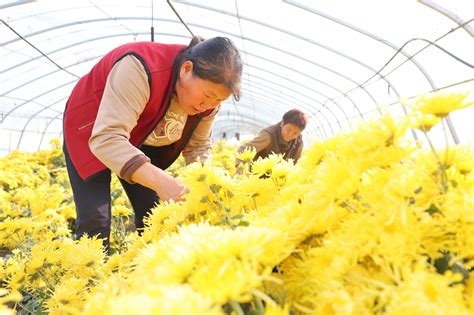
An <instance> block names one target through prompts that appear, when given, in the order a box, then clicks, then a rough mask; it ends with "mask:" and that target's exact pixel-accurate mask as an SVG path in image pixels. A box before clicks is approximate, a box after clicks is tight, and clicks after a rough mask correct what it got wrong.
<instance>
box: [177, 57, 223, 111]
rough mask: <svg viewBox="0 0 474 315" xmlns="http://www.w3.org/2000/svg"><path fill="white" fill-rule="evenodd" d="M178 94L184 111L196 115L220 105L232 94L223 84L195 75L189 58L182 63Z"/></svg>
mask: <svg viewBox="0 0 474 315" xmlns="http://www.w3.org/2000/svg"><path fill="white" fill-rule="evenodd" d="M176 95H177V97H178V103H179V104H180V105H181V107H182V108H183V110H184V112H185V113H186V114H188V115H196V114H199V113H202V112H205V111H206V110H208V109H211V108H216V107H217V106H219V105H220V103H221V102H222V101H224V100H226V99H227V98H228V97H229V96H230V91H229V90H228V89H227V88H226V87H225V86H224V85H223V84H217V83H214V82H211V81H208V80H204V79H201V78H198V77H196V76H194V75H193V63H192V62H191V61H189V60H188V61H185V62H184V63H183V64H182V65H181V69H180V71H179V78H178V81H177V83H176Z"/></svg>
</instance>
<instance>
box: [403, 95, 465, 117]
mask: <svg viewBox="0 0 474 315" xmlns="http://www.w3.org/2000/svg"><path fill="white" fill-rule="evenodd" d="M468 95H469V92H435V93H430V94H424V95H422V96H420V97H419V98H418V99H417V100H416V103H415V105H414V106H412V107H413V109H414V110H415V111H420V112H421V113H423V114H431V115H435V116H437V117H440V118H443V117H445V116H447V115H448V114H449V113H450V112H453V111H455V110H459V109H462V108H465V107H467V106H470V105H472V104H474V102H466V101H465V100H466V98H467V96H468Z"/></svg>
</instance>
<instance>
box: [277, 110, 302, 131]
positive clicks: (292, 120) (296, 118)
mask: <svg viewBox="0 0 474 315" xmlns="http://www.w3.org/2000/svg"><path fill="white" fill-rule="evenodd" d="M307 123H308V116H307V115H306V114H305V113H303V112H302V111H300V110H299V109H295V108H294V109H292V110H289V111H287V112H286V113H285V114H284V115H283V125H286V124H293V125H295V126H296V127H298V128H300V129H301V130H303V129H304V128H305V127H306V124H307Z"/></svg>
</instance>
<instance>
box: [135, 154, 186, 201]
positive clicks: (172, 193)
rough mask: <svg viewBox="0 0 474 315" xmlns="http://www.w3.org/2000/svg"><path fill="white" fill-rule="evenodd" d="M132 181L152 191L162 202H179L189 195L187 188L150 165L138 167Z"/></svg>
mask: <svg viewBox="0 0 474 315" xmlns="http://www.w3.org/2000/svg"><path fill="white" fill-rule="evenodd" d="M131 179H132V181H133V182H135V183H138V184H140V185H143V186H145V187H148V188H150V189H153V190H154V191H156V193H157V194H158V196H159V197H160V199H161V200H163V201H170V200H174V201H181V200H182V197H183V196H184V195H186V194H187V193H189V189H188V187H187V186H185V185H183V184H182V183H181V182H180V181H179V180H178V179H176V178H174V177H173V176H171V175H169V174H168V173H166V172H165V171H163V170H162V169H160V168H158V167H156V166H154V165H153V164H151V163H145V164H143V165H142V166H140V167H139V168H138V169H137V170H136V171H135V172H134V173H133V174H132V177H131Z"/></svg>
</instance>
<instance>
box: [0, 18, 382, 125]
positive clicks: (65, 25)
mask: <svg viewBox="0 0 474 315" xmlns="http://www.w3.org/2000/svg"><path fill="white" fill-rule="evenodd" d="M120 19H129V18H120ZM130 19H133V20H141V19H142V18H130ZM159 20H160V21H164V22H169V20H166V19H159ZM98 21H110V19H95V20H90V21H88V23H91V22H98ZM76 23H77V22H76ZM76 23H68V24H63V25H60V26H56V27H54V28H49V29H47V30H46V31H51V30H53V29H59V28H62V27H67V26H69V25H71V24H76ZM81 24H84V22H82V23H81ZM196 26H198V27H202V28H205V29H210V30H213V31H217V30H216V29H214V28H209V27H203V26H201V25H196ZM41 32H44V31H41ZM37 33H39V32H36V33H31V34H29V35H27V36H25V37H30V36H34V35H36V34H37ZM224 33H226V34H228V35H232V36H234V37H236V35H235V34H231V33H228V32H224ZM138 34H145V33H135V34H134V35H135V36H136V35H138ZM128 35H130V34H129V33H126V34H125V36H128ZM162 35H168V36H174V37H185V36H184V35H174V34H170V33H166V34H162ZM109 37H114V35H112V36H108V37H106V36H102V37H101V38H109ZM247 40H248V39H247ZM85 42H88V41H83V42H79V43H75V44H74V45H69V46H66V47H63V48H62V49H60V50H63V49H67V48H70V47H73V46H76V45H79V44H82V43H85ZM254 42H257V41H254ZM7 43H8V42H7ZM257 43H258V44H261V45H264V46H267V47H269V48H272V49H275V50H279V51H281V52H283V53H286V54H289V55H290V56H292V57H296V58H299V59H301V60H304V61H306V62H311V61H309V60H307V59H304V58H301V57H298V56H296V55H294V54H291V53H289V52H287V51H285V50H281V49H279V48H277V47H273V46H270V45H266V44H263V43H261V42H257ZM60 50H55V51H54V52H57V51H60ZM245 53H248V52H245ZM252 55H253V56H257V55H255V54H252ZM37 58H39V57H37ZM37 58H34V59H30V60H28V61H27V62H22V63H20V64H19V65H23V64H26V63H28V62H30V61H32V60H36V59H37ZM260 58H262V59H264V58H263V57H260ZM268 61H269V60H268ZM270 62H272V63H274V64H277V65H280V66H283V65H281V64H279V63H276V62H273V61H270ZM311 63H313V64H315V65H317V64H316V63H314V62H311ZM15 66H18V65H15ZM15 66H14V67H15ZM248 66H250V65H248ZM283 67H286V66H283ZM11 68H12V67H10V68H9V69H11ZM286 68H287V69H289V70H292V71H295V72H297V73H299V74H301V75H303V76H306V77H308V78H310V79H313V80H316V81H318V82H319V83H321V84H324V85H326V86H328V87H330V88H333V89H335V90H336V91H338V92H339V93H341V94H343V92H342V91H340V90H338V89H336V88H335V87H333V86H331V85H329V84H327V83H325V82H322V81H320V80H318V79H315V78H313V77H311V76H309V75H306V74H303V73H301V72H299V71H296V70H294V69H291V68H289V67H286ZM7 70H8V69H7ZM7 70H6V71H7ZM334 73H336V72H334ZM277 76H279V75H277ZM279 77H282V76H279ZM30 82H31V81H30ZM353 82H355V81H353ZM369 95H370V93H369ZM325 97H326V98H327V96H325ZM346 97H347V96H346ZM348 99H349V100H350V102H351V103H352V104H353V105H354V108H356V109H357V110H358V112H359V114H360V115H361V116H362V113H361V112H360V110H359V109H358V107H357V105H356V104H355V103H354V101H352V99H350V98H348ZM372 99H373V98H372ZM334 103H335V102H334ZM335 105H336V106H337V107H338V108H339V109H340V110H341V111H342V112H343V114H344V116H345V117H346V119H347V114H346V113H345V112H344V110H343V109H342V108H341V107H340V106H339V104H337V103H335ZM323 106H324V105H323ZM336 120H337V119H336Z"/></svg>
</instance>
